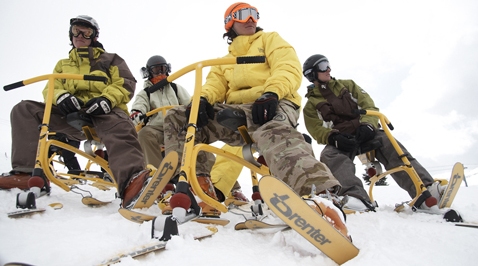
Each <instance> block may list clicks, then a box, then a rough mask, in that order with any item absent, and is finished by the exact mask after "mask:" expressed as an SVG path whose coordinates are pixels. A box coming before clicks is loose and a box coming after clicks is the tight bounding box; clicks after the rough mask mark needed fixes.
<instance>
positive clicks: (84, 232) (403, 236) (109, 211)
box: [0, 165, 478, 266]
mask: <svg viewBox="0 0 478 266" xmlns="http://www.w3.org/2000/svg"><path fill="white" fill-rule="evenodd" d="M465 167H466V165H465ZM357 168H360V166H357ZM359 170H361V169H358V171H359ZM450 170H451V169H450ZM246 172H247V171H243V173H242V174H241V177H240V179H239V181H240V182H241V184H242V187H243V191H244V192H245V194H246V195H251V191H252V190H251V189H250V180H249V178H248V176H247V174H246ZM477 174H478V169H471V170H469V169H465V176H466V177H467V183H468V186H465V184H464V183H462V185H461V188H460V191H459V193H458V195H457V197H456V198H455V202H454V203H453V208H455V209H456V210H458V211H459V212H460V213H461V214H462V216H463V217H464V219H465V220H466V221H470V222H473V221H474V222H478V205H477V203H476V200H474V199H476V195H477V193H478V178H477V177H476V175H477ZM448 176H449V173H443V174H438V175H436V176H435V178H444V179H447V178H448ZM387 181H388V183H389V184H390V185H389V186H380V187H375V188H374V189H373V197H374V199H375V200H377V202H378V204H379V206H380V207H379V208H378V210H377V212H374V213H363V214H353V215H348V216H347V227H348V229H349V232H350V233H351V235H352V238H353V243H354V244H355V245H356V246H357V247H358V248H359V249H360V253H359V254H358V256H357V257H355V258H353V259H352V260H350V261H348V262H347V263H345V264H344V265H348V266H350V265H434V266H436V265H477V264H478V254H477V253H475V252H473V247H475V244H476V239H477V238H478V230H477V229H474V228H466V227H458V226H454V225H453V224H452V223H447V222H445V221H444V220H442V219H441V217H440V216H438V215H432V214H424V213H412V212H410V211H407V212H404V213H397V212H394V210H393V208H394V204H395V203H399V202H402V201H405V200H408V195H407V194H406V193H405V192H404V191H403V190H401V189H400V188H399V187H398V186H397V185H396V184H395V183H394V181H393V180H392V179H391V178H388V180H387ZM81 188H82V189H87V190H89V191H91V192H92V193H93V194H94V195H95V196H96V197H98V199H100V200H104V201H112V203H110V204H108V205H106V206H103V207H87V206H85V205H83V204H82V203H81V196H80V195H79V194H76V193H73V192H66V191H64V190H62V189H61V188H59V187H56V186H53V190H52V193H51V195H50V196H45V197H41V198H39V199H37V207H45V208H47V210H46V211H45V212H43V213H40V214H35V215H32V216H30V217H25V218H20V219H12V218H8V217H7V212H11V211H15V210H16V208H15V198H16V194H17V193H19V192H20V190H18V189H14V190H11V191H0V198H1V199H2V200H1V201H0V212H1V213H2V214H1V215H0V265H3V264H4V263H7V262H12V261H22V262H27V263H31V264H34V265H96V264H98V263H100V262H101V261H102V260H103V259H106V258H108V257H110V256H112V255H115V254H117V253H118V252H120V251H122V250H127V249H128V248H130V247H133V246H136V245H141V244H144V243H148V242H150V241H151V240H150V235H151V225H152V222H146V223H143V224H137V223H133V222H130V221H128V220H126V219H124V218H123V217H122V216H121V215H120V214H119V213H118V212H117V209H118V207H119V204H120V201H119V199H115V191H114V190H110V191H100V190H96V188H93V187H90V186H88V185H84V186H81ZM367 188H368V187H367ZM78 191H79V190H77V192H78ZM82 193H83V194H84V195H86V193H85V192H82ZM55 202H61V203H62V204H63V208H62V209H59V210H54V209H52V208H50V207H48V204H50V203H55ZM147 211H148V212H149V213H159V209H158V208H157V206H153V207H152V208H150V209H149V210H147ZM222 217H223V218H227V219H230V220H231V222H230V223H229V224H228V225H226V226H217V228H218V230H219V231H218V233H217V234H215V235H214V236H213V237H210V238H206V239H203V240H201V241H198V240H194V236H195V235H197V234H198V233H202V232H204V231H205V229H204V227H205V225H203V224H199V223H195V222H188V223H185V224H183V225H180V227H179V231H180V235H179V236H174V237H173V238H172V239H171V240H170V241H169V242H168V244H167V247H166V250H164V251H159V252H156V253H151V254H149V255H146V256H143V257H141V258H138V259H132V258H125V259H123V260H122V262H121V263H119V264H116V265H173V264H174V265H217V264H222V265H250V266H253V265H260V266H263V265H312V264H314V265H336V264H335V262H333V261H332V260H331V259H329V258H328V257H326V256H325V255H324V254H322V253H321V252H320V251H319V250H317V249H316V248H314V247H313V246H312V245H311V244H310V243H308V242H307V241H306V240H305V239H303V238H302V237H301V236H300V235H298V234H297V233H296V232H294V231H292V230H288V231H280V232H257V231H248V230H246V231H244V230H243V231H236V230H234V225H235V224H236V223H237V222H240V221H243V217H242V216H240V215H236V214H233V213H232V212H228V213H225V214H222Z"/></svg>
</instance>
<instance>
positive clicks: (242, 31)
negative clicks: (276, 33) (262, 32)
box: [232, 18, 257, 35]
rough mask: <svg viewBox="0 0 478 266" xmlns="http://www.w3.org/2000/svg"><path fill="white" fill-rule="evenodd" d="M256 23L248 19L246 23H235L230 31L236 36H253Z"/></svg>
mask: <svg viewBox="0 0 478 266" xmlns="http://www.w3.org/2000/svg"><path fill="white" fill-rule="evenodd" d="M256 26H257V23H256V22H254V21H253V20H252V18H249V19H248V20H247V21H246V22H239V21H235V22H234V25H232V29H233V30H234V32H235V33H236V34H237V35H253V34H254V33H256Z"/></svg>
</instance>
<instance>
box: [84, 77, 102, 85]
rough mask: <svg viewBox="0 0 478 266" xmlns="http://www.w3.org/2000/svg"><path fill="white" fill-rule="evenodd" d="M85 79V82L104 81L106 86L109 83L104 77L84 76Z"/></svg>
mask: <svg viewBox="0 0 478 266" xmlns="http://www.w3.org/2000/svg"><path fill="white" fill-rule="evenodd" d="M83 79H84V80H92V81H103V82H104V83H105V84H106V82H108V79H107V78H106V77H102V76H92V75H84V76H83Z"/></svg>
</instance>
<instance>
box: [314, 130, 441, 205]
mask: <svg viewBox="0 0 478 266" xmlns="http://www.w3.org/2000/svg"><path fill="white" fill-rule="evenodd" d="M375 139H379V140H380V141H381V142H382V147H380V148H378V149H377V150H375V158H376V159H377V160H378V161H379V162H380V163H382V164H383V166H384V167H385V169H386V170H389V169H392V168H395V167H397V166H399V165H403V162H402V160H401V159H400V158H399V157H398V153H397V152H396V151H395V148H394V147H393V145H392V143H391V142H390V140H389V139H388V138H387V135H386V134H385V132H383V131H378V132H377V135H376V136H375ZM397 142H398V141H397ZM398 145H399V146H400V148H401V149H402V150H403V152H404V153H405V154H407V158H408V160H409V161H410V163H411V165H412V166H413V168H414V169H415V171H416V172H417V174H418V176H419V177H420V179H421V180H422V182H423V184H424V185H425V186H427V185H430V184H431V183H433V178H432V177H431V175H430V174H429V173H428V172H427V170H425V168H424V167H423V166H422V165H421V164H420V163H419V162H418V161H417V160H416V159H415V158H413V157H412V156H411V154H410V153H409V152H408V151H407V150H406V149H405V147H404V146H403V145H402V144H401V143H400V142H398ZM320 161H322V162H324V163H325V164H326V165H327V166H328V167H329V168H330V170H331V171H332V173H333V174H334V176H335V177H337V179H338V180H339V181H340V184H342V189H341V191H340V192H339V195H350V196H355V197H359V198H363V199H366V200H368V201H370V198H369V196H368V193H367V192H366V191H365V189H364V187H363V183H362V181H361V180H360V178H358V177H357V176H355V164H354V162H353V161H352V160H350V158H349V154H348V153H346V152H343V151H341V150H339V149H337V148H336V147H334V146H332V145H327V146H325V148H324V149H323V150H322V154H321V155H320ZM391 176H392V178H393V179H394V180H395V182H397V184H398V185H399V186H400V187H401V188H402V189H404V190H405V191H407V192H408V194H409V195H410V197H411V198H414V197H415V195H416V192H415V191H416V190H415V186H414V184H413V181H412V180H411V179H410V177H409V176H408V174H407V173H406V172H405V171H400V172H397V173H393V174H391Z"/></svg>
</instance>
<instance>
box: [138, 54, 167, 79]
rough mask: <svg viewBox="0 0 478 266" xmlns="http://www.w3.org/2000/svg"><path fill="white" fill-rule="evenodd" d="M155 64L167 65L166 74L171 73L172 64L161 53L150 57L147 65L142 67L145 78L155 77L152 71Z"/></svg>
mask: <svg viewBox="0 0 478 266" xmlns="http://www.w3.org/2000/svg"><path fill="white" fill-rule="evenodd" d="M154 66H164V67H166V71H165V72H166V73H165V74H166V76H169V73H171V64H170V63H168V62H167V61H166V59H164V57H162V56H160V55H153V56H151V57H150V58H149V59H148V62H146V67H142V68H141V74H142V75H143V78H148V79H151V78H152V77H153V73H152V72H151V71H152V68H153V67H154Z"/></svg>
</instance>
